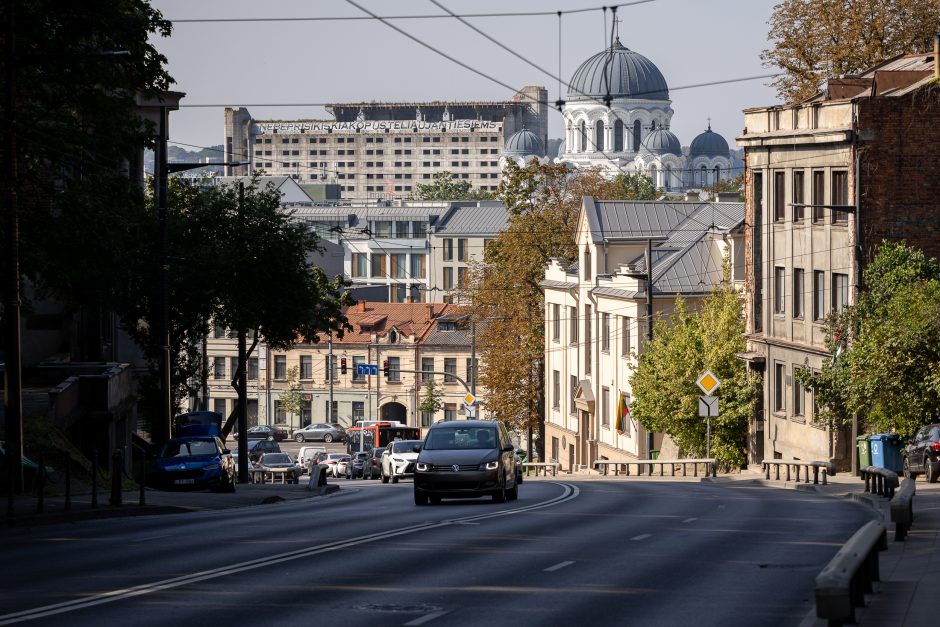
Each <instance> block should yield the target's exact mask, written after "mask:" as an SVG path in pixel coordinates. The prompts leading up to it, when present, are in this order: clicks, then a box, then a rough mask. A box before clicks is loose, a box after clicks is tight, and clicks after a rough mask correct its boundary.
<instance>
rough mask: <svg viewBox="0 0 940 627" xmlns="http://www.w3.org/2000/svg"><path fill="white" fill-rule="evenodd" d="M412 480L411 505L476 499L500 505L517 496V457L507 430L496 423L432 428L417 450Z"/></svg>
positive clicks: (473, 422) (459, 423)
mask: <svg viewBox="0 0 940 627" xmlns="http://www.w3.org/2000/svg"><path fill="white" fill-rule="evenodd" d="M415 448H418V447H415ZM414 477H415V482H414V497H415V505H427V503H428V501H430V502H431V503H435V504H436V503H440V501H441V499H442V498H477V497H481V496H492V497H493V501H494V502H496V503H503V502H505V501H507V500H510V501H514V500H516V499H517V498H518V496H519V486H518V484H517V480H516V452H515V449H514V448H513V445H512V442H511V441H510V439H509V433H508V432H507V431H506V427H505V426H504V425H503V424H502V423H501V422H498V421H495V420H461V421H449V422H439V423H437V424H434V425H432V426H431V427H430V428H429V429H428V433H427V437H425V439H424V444H422V445H421V447H420V453H419V455H418V460H417V462H416V463H415V475H414Z"/></svg>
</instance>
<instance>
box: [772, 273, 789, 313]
mask: <svg viewBox="0 0 940 627" xmlns="http://www.w3.org/2000/svg"><path fill="white" fill-rule="evenodd" d="M785 280H786V269H785V268H781V267H780V266H776V267H774V313H775V314H782V313H783V312H784V307H785V300H784V299H785V298H786V293H785V291H784V281H785Z"/></svg>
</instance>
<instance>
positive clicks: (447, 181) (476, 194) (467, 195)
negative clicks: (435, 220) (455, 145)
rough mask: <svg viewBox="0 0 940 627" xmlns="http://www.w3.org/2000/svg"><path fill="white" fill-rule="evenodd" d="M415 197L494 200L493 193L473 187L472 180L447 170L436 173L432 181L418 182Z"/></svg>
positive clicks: (424, 198) (425, 198)
mask: <svg viewBox="0 0 940 627" xmlns="http://www.w3.org/2000/svg"><path fill="white" fill-rule="evenodd" d="M417 187H418V189H417V191H416V192H415V198H417V199H418V200H492V199H493V194H491V193H490V192H488V191H486V190H483V189H473V186H472V185H470V181H464V180H461V179H458V178H456V177H455V176H454V175H453V174H451V173H450V172H447V171H446V170H445V171H444V172H438V173H437V174H435V175H434V179H433V182H432V183H428V184H426V185H422V184H420V183H419V184H418V186H417Z"/></svg>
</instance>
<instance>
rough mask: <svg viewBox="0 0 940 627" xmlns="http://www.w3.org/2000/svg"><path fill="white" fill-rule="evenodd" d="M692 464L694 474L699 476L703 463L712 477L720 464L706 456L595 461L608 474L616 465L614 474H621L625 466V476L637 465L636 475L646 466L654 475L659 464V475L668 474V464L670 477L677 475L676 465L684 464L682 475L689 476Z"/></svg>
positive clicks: (596, 465) (649, 474)
mask: <svg viewBox="0 0 940 627" xmlns="http://www.w3.org/2000/svg"><path fill="white" fill-rule="evenodd" d="M690 464H691V466H692V476H693V477H698V467H699V465H702V466H704V467H705V476H706V477H707V476H709V475H711V476H712V477H714V476H716V474H717V472H718V464H717V463H716V461H715V459H714V458H704V459H635V460H630V461H623V460H609V459H600V460H598V461H596V462H594V468H597V469H598V470H600V469H601V467H603V469H604V471H603V472H604V475H607V474H608V473H609V472H610V467H611V466H613V467H614V476H615V477H616V476H619V474H620V468H621V466H622V467H623V472H624V476H626V477H629V476H630V466H636V476H638V477H639V476H642V475H643V470H641V468H642V467H643V466H646V471H647V473H646V475H647V476H648V477H652V476H653V466H659V476H660V477H665V476H666V466H669V467H670V474H669V476H670V477H675V476H676V466H682V476H683V477H687V476H688V466H689V465H690Z"/></svg>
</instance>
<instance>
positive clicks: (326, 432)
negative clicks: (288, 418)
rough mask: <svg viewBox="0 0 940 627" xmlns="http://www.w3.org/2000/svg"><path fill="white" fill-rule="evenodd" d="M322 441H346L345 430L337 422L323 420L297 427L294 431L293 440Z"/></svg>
mask: <svg viewBox="0 0 940 627" xmlns="http://www.w3.org/2000/svg"><path fill="white" fill-rule="evenodd" d="M311 440H313V441H321V440H322V441H323V442H326V443H330V442H333V441H336V442H345V441H346V430H345V429H343V428H342V427H341V426H339V425H337V424H328V423H325V422H320V423H316V424H309V425H307V426H306V427H304V428H303V429H298V430H296V431H294V441H295V442H307V441H311Z"/></svg>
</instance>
